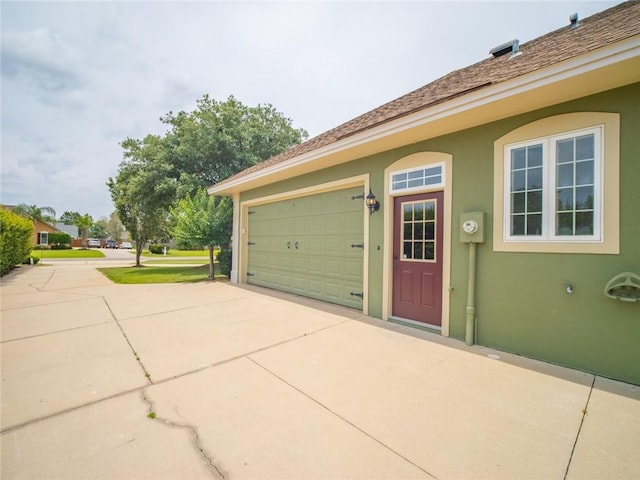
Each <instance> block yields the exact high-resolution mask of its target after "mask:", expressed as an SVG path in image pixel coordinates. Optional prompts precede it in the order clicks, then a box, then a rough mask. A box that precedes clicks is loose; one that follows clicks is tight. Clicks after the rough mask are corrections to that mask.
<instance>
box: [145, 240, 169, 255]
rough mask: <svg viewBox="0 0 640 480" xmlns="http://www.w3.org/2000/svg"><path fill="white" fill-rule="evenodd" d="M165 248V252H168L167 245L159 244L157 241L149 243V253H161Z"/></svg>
mask: <svg viewBox="0 0 640 480" xmlns="http://www.w3.org/2000/svg"><path fill="white" fill-rule="evenodd" d="M165 248H166V249H167V253H169V245H161V244H159V243H152V244H151V245H149V253H155V254H159V255H162V254H163V253H164V249H165Z"/></svg>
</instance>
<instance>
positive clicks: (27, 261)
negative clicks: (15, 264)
mask: <svg viewBox="0 0 640 480" xmlns="http://www.w3.org/2000/svg"><path fill="white" fill-rule="evenodd" d="M39 261H40V257H36V256H34V255H29V256H28V257H27V258H25V259H24V261H23V262H22V264H23V265H35V264H37V263H38V262H39Z"/></svg>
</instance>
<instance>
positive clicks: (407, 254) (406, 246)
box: [402, 242, 413, 259]
mask: <svg viewBox="0 0 640 480" xmlns="http://www.w3.org/2000/svg"><path fill="white" fill-rule="evenodd" d="M402 252H403V255H402V258H404V259H407V258H413V256H412V255H413V248H412V246H411V242H404V243H403V245H402Z"/></svg>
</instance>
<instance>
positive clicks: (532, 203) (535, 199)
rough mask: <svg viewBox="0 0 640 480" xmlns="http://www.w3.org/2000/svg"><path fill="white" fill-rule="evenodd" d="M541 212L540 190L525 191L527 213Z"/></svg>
mask: <svg viewBox="0 0 640 480" xmlns="http://www.w3.org/2000/svg"><path fill="white" fill-rule="evenodd" d="M532 212H534V213H542V192H529V193H527V213H532Z"/></svg>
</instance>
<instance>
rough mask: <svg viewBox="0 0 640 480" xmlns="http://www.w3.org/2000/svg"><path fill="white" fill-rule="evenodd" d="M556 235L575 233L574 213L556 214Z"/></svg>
mask: <svg viewBox="0 0 640 480" xmlns="http://www.w3.org/2000/svg"><path fill="white" fill-rule="evenodd" d="M556 235H573V213H571V212H570V213H558V214H557V215H556Z"/></svg>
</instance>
